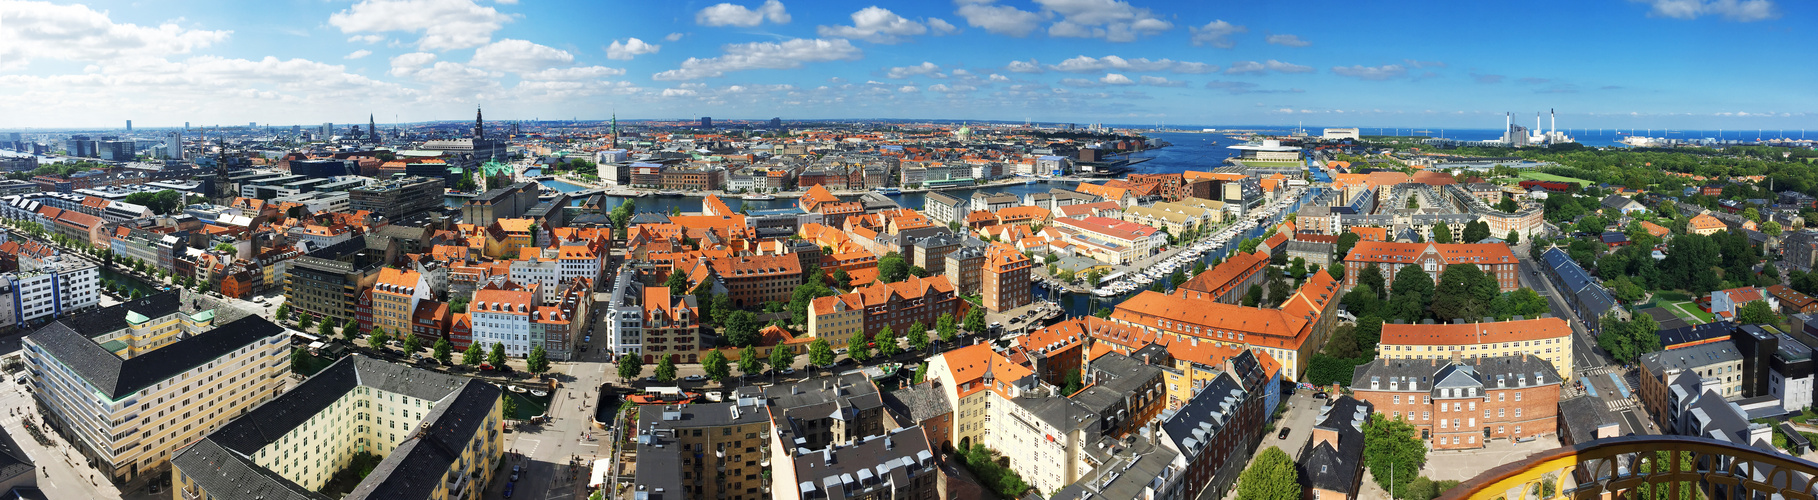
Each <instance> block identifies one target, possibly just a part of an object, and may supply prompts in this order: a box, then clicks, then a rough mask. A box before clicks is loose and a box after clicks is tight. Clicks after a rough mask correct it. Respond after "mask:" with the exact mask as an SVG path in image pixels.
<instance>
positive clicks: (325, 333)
mask: <svg viewBox="0 0 1818 500" xmlns="http://www.w3.org/2000/svg"><path fill="white" fill-rule="evenodd" d="M316 335H318V336H321V337H322V338H323V339H325V340H326V339H332V338H335V325H334V322H333V321H323V322H322V324H320V325H317V328H316Z"/></svg>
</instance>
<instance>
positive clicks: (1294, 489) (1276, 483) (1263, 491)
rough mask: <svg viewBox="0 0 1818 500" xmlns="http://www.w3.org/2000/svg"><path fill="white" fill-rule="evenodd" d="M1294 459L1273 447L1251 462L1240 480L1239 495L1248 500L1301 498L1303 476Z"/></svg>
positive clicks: (1290, 499) (1238, 482)
mask: <svg viewBox="0 0 1818 500" xmlns="http://www.w3.org/2000/svg"><path fill="white" fill-rule="evenodd" d="M1294 468H1295V465H1294V460H1293V459H1291V458H1288V454H1287V453H1283V452H1282V451H1281V448H1277V447H1274V446H1270V447H1269V449H1267V450H1263V452H1262V454H1260V455H1257V456H1256V460H1254V461H1252V462H1250V466H1249V467H1245V468H1244V472H1243V474H1242V475H1241V476H1238V479H1237V497H1238V498H1243V499H1245V500H1300V475H1299V473H1297V472H1295V470H1294Z"/></svg>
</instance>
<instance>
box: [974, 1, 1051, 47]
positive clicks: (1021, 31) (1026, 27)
mask: <svg viewBox="0 0 1818 500" xmlns="http://www.w3.org/2000/svg"><path fill="white" fill-rule="evenodd" d="M992 2H993V0H954V3H956V4H959V9H958V10H955V11H953V12H954V13H955V14H958V15H959V16H960V17H961V18H964V19H965V20H966V25H967V26H971V27H974V28H984V30H985V31H988V32H991V33H996V34H999V35H1010V36H1014V37H1019V38H1020V37H1025V36H1029V33H1031V32H1034V31H1035V29H1036V28H1038V27H1040V26H1041V24H1042V19H1043V17H1042V15H1041V14H1037V13H1034V12H1029V11H1026V10H1022V9H1018V8H1016V7H1010V6H1005V5H994V4H993V3H992Z"/></svg>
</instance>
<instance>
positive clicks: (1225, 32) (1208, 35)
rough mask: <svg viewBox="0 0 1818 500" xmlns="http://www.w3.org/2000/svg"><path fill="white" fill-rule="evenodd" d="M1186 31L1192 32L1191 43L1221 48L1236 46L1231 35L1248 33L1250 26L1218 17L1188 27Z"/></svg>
mask: <svg viewBox="0 0 1818 500" xmlns="http://www.w3.org/2000/svg"><path fill="white" fill-rule="evenodd" d="M1188 31H1191V32H1193V45H1211V46H1213V47H1218V48H1221V49H1228V48H1231V47H1235V46H1237V43H1236V42H1233V41H1231V35H1235V34H1238V33H1249V32H1250V28H1245V27H1243V26H1238V25H1235V24H1231V23H1228V22H1225V20H1223V19H1219V20H1216V21H1212V22H1209V23H1206V25H1205V26H1195V27H1192V28H1189V29H1188Z"/></svg>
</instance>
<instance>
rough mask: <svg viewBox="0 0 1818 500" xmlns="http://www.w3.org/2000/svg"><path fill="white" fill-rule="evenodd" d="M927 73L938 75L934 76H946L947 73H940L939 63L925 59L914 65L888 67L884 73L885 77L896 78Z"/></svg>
mask: <svg viewBox="0 0 1818 500" xmlns="http://www.w3.org/2000/svg"><path fill="white" fill-rule="evenodd" d="M929 75H938V76H935V78H943V77H946V76H947V75H942V74H941V67H940V65H937V64H934V63H931V62H927V61H922V63H921V64H918V65H915V66H898V67H895V68H890V70H889V71H886V72H885V73H884V77H885V78H897V79H901V78H909V77H911V76H929Z"/></svg>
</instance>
